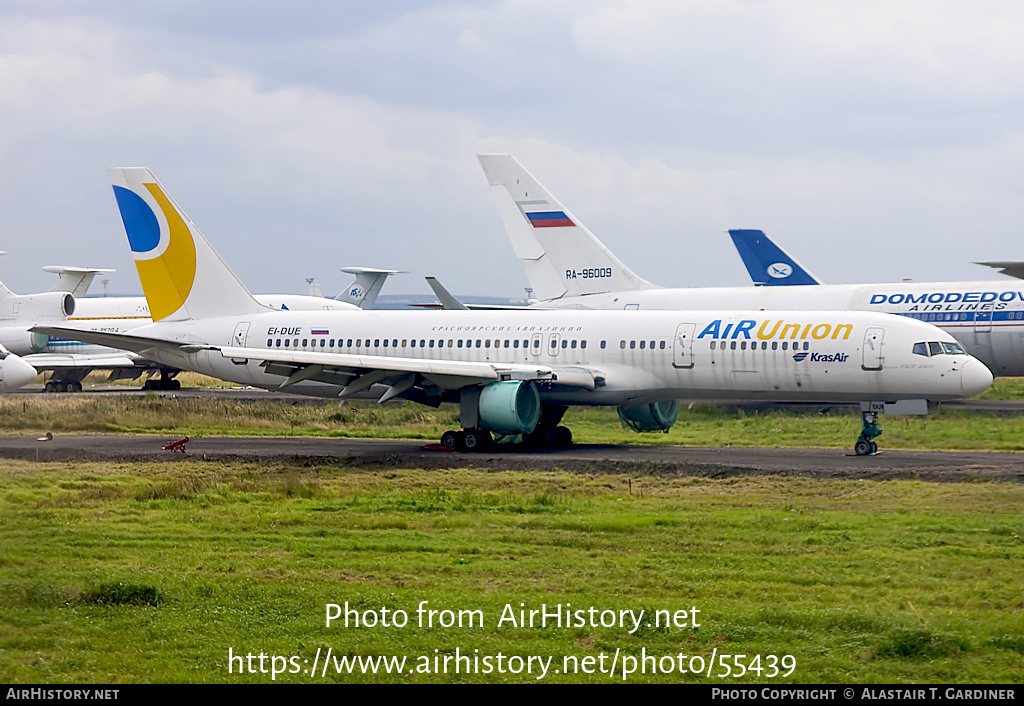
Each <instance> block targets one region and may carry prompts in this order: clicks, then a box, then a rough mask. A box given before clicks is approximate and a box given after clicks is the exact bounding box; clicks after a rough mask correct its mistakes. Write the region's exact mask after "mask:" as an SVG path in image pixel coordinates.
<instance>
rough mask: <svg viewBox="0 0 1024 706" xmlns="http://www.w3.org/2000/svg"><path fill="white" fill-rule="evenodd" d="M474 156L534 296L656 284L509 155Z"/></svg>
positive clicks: (584, 292) (605, 290)
mask: <svg viewBox="0 0 1024 706" xmlns="http://www.w3.org/2000/svg"><path fill="white" fill-rule="evenodd" d="M477 158H478V159H479V160H480V166H482V167H483V169H484V174H486V175H487V182H488V183H489V184H490V186H491V192H492V194H493V195H494V198H495V201H496V202H497V204H498V211H499V213H500V214H501V220H502V221H503V222H504V224H505V230H506V231H507V232H508V237H509V240H511V241H512V247H513V248H515V252H516V257H518V258H519V261H520V262H521V263H522V264H523V268H524V269H525V270H526V277H527V279H528V280H529V281H530V286H531V287H533V295H534V297H536V298H537V299H539V300H542V301H543V300H550V299H558V298H560V297H563V296H565V297H575V296H580V295H584V294H602V293H604V292H611V291H619V290H636V289H656V288H657V287H656V285H653V284H651V283H650V282H648V281H647V280H645V279H643V278H641V277H638V276H637V275H636V274H634V273H633V272H632V271H631V270H630V269H629V268H628V267H626V266H625V265H624V264H622V262H621V261H620V260H619V259H618V258H617V257H615V255H613V254H612V252H611V251H610V250H608V248H606V247H605V246H604V244H603V243H602V242H601V241H600V240H598V239H597V238H595V237H594V235H593V233H591V232H590V231H589V230H587V228H586V226H584V225H583V224H582V223H581V222H580V221H579V219H578V218H576V216H574V215H573V214H572V213H570V212H569V210H568V209H567V208H565V206H563V205H562V204H561V203H560V202H559V201H558V199H556V198H555V197H554V196H553V195H552V194H551V193H550V192H549V191H548V190H547V189H545V188H544V187H543V186H542V185H541V184H540V182H539V181H537V180H536V179H535V178H534V177H533V175H532V174H530V173H529V172H528V171H526V169H524V168H523V166H522V165H521V164H519V162H517V161H516V159H515V158H514V157H513V156H512V155H509V154H480V155H477Z"/></svg>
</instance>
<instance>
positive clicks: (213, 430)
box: [0, 394, 1024, 451]
mask: <svg viewBox="0 0 1024 706" xmlns="http://www.w3.org/2000/svg"><path fill="white" fill-rule="evenodd" d="M564 423H565V424H566V425H568V426H569V427H570V428H571V429H572V431H573V435H574V438H575V439H576V440H577V441H579V442H583V443H612V444H677V445H684V446H820V447H832V448H847V447H852V445H853V441H854V439H856V437H857V435H858V434H859V433H860V429H861V422H860V413H859V412H858V411H857V410H855V409H851V408H836V409H835V410H833V411H831V412H828V413H826V414H820V413H818V412H813V411H810V412H806V413H788V412H778V411H771V412H751V411H744V410H742V409H737V408H735V407H715V406H707V405H698V406H694V408H693V409H683V410H681V411H680V414H679V422H678V423H677V424H676V425H675V426H674V427H673V428H672V429H671V430H670V431H669V433H667V434H663V433H651V434H636V433H634V432H632V431H629V430H626V429H623V428H622V426H621V424H620V423H619V420H618V416H617V414H616V411H615V410H614V409H612V408H603V407H598V408H582V407H576V408H571V409H570V410H569V412H568V413H567V414H566V417H565V420H564ZM881 423H882V427H883V429H884V434H883V436H882V437H881V438H880V439H879V445H880V446H881V447H882V448H883V449H927V448H935V449H944V450H951V449H971V450H1000V451H1016V450H1020V449H1022V448H1024V416H1000V415H997V414H994V413H985V412H973V411H963V410H951V409H944V410H942V412H941V413H939V414H935V415H928V416H925V417H883V418H882V420H881ZM457 426H458V409H457V407H456V406H454V405H442V406H441V407H440V408H439V409H432V408H430V407H424V406H421V405H416V404H412V403H406V404H403V403H394V404H390V403H389V404H386V405H383V406H381V405H376V404H373V403H367V402H353V403H348V404H346V405H345V406H343V407H339V406H338V404H337V403H336V402H333V401H320V400H310V401H308V402H306V401H303V402H302V403H298V404H296V403H292V402H289V401H280V400H258V401H237V400H231V399H221V398H218V399H207V398H203V399H200V398H194V397H184V396H182V397H170V396H167V397H164V396H160V395H156V394H149V395H140V396H115V395H57V396H54V395H42V394H40V395H10V396H6V397H0V433H28V434H42V433H45V432H47V431H50V432H53V433H55V434H56V433H86V434H92V433H96V434H104V433H118V434H124V433H129V434H130V433H143V434H177V435H182V434H184V435H188V436H193V437H198V436H226V435H244V436H249V435H261V436H263V435H266V436H348V437H387V438H409V439H424V440H437V439H439V438H440V436H441V434H442V433H443V432H444V431H445V430H447V429H452V428H455V427H457Z"/></svg>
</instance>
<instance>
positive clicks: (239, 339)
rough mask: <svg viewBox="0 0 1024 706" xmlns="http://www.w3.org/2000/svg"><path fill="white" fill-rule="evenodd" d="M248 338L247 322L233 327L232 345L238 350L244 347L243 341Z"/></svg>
mask: <svg viewBox="0 0 1024 706" xmlns="http://www.w3.org/2000/svg"><path fill="white" fill-rule="evenodd" d="M248 336H249V322H248V321H243V322H242V323H240V324H238V325H237V326H235V335H233V336H232V337H231V343H232V345H235V346H238V347H239V348H244V347H245V340H246V338H248Z"/></svg>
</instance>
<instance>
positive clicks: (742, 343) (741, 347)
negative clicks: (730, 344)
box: [740, 341, 747, 351]
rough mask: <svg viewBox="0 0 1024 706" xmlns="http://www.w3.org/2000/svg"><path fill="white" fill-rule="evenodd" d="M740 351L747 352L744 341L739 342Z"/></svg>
mask: <svg viewBox="0 0 1024 706" xmlns="http://www.w3.org/2000/svg"><path fill="white" fill-rule="evenodd" d="M740 350H741V351H745V350H747V342H746V341H740Z"/></svg>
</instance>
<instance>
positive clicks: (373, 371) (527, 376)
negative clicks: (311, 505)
mask: <svg viewBox="0 0 1024 706" xmlns="http://www.w3.org/2000/svg"><path fill="white" fill-rule="evenodd" d="M210 349H211V350H219V351H220V353H221V355H223V356H224V357H225V358H231V359H232V360H242V359H251V360H259V361H262V363H263V365H264V367H265V368H266V369H267V372H269V373H271V374H275V373H276V374H279V375H282V376H284V377H285V378H286V379H285V380H284V381H283V382H282V383H281V387H288V386H290V385H293V384H295V383H296V382H300V381H302V380H321V381H324V382H333V383H336V384H339V385H341V386H342V387H343V388H344V389H342V391H341V394H340V396H341V397H349V396H351V395H353V394H355V393H357V392H361V391H363V390H365V389H367V388H368V387H369V386H370V385H373V384H377V383H382V384H389V383H390V384H391V385H392V387H393V388H395V387H396V386H402V387H404V389H402V390H401V392H404V391H405V390H407V389H409V388H411V387H412V386H413V385H414V384H415V381H416V376H420V377H422V378H423V379H425V380H426V381H427V382H429V383H431V384H432V385H435V386H437V387H440V388H442V389H448V390H455V389H458V388H460V387H465V386H467V385H475V384H480V383H490V382H503V381H508V380H554V378H555V375H554V372H553V371H552V369H551V368H550V367H549V366H546V365H524V364H516V363H483V362H467V361H457V360H439V359H436V358H426V359H424V358H398V357H393V356H381V355H357V354H352V353H318V352H313V351H279V350H277V349H273V350H268V349H266V348H241V347H236V346H211V347H210ZM401 392H395V393H394V394H388V393H385V395H384V397H383V398H382V399H381V401H386V400H387V399H390V398H391V397H394V396H397V395H398V394H401Z"/></svg>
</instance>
